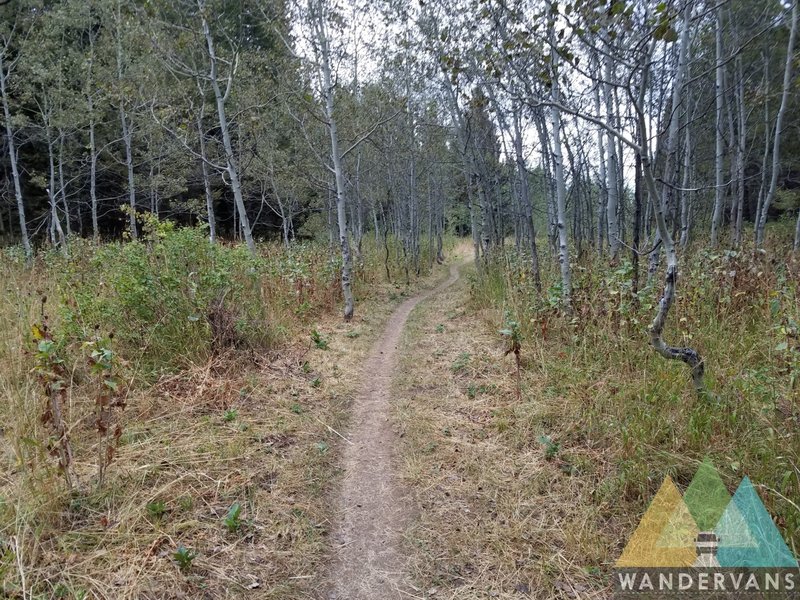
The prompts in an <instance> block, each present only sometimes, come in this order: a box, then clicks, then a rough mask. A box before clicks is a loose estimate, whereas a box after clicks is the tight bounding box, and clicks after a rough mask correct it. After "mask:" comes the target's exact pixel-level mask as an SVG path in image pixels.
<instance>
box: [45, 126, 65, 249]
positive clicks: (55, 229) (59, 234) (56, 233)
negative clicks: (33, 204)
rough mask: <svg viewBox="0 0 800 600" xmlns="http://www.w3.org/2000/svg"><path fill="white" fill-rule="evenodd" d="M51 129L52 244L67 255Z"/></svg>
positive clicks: (49, 135)
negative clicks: (57, 189) (59, 216)
mask: <svg viewBox="0 0 800 600" xmlns="http://www.w3.org/2000/svg"><path fill="white" fill-rule="evenodd" d="M54 145H55V141H53V139H52V136H51V132H50V128H49V126H48V127H47V161H48V165H49V174H50V180H49V182H50V186H49V187H48V188H47V198H48V200H49V202H50V243H52V244H53V246H54V247H58V248H60V249H61V251H62V252H64V253H66V242H65V239H64V229H63V228H62V227H61V219H59V218H58V193H57V192H56V165H55V156H54V154H55V150H54V149H53V146H54Z"/></svg>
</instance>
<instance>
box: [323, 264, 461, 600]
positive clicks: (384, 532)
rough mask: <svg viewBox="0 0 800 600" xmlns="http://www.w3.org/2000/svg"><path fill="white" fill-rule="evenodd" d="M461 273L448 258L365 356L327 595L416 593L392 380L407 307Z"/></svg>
mask: <svg viewBox="0 0 800 600" xmlns="http://www.w3.org/2000/svg"><path fill="white" fill-rule="evenodd" d="M458 277H459V272H458V265H456V264H453V265H451V266H450V277H449V278H448V279H447V281H445V282H444V283H442V284H441V285H439V286H438V287H437V288H435V289H433V290H429V291H427V292H423V293H421V294H418V295H416V296H414V297H413V298H409V299H408V300H406V301H405V302H403V304H401V305H400V306H399V307H398V308H397V310H395V312H394V313H393V314H392V316H391V318H390V319H389V322H388V324H387V325H386V329H385V331H384V332H383V334H382V335H381V337H380V339H379V340H378V341H377V342H376V343H375V345H374V346H373V348H372V350H371V351H370V354H369V356H368V357H367V360H366V362H365V363H364V371H363V373H364V375H363V384H362V388H361V391H360V392H359V394H358V396H357V397H356V398H355V401H354V403H353V409H352V411H353V412H352V424H351V426H350V430H349V435H348V438H349V443H348V444H346V446H345V449H344V456H343V461H342V468H343V469H344V480H343V482H342V487H341V491H340V495H339V498H338V506H337V515H338V518H339V521H338V523H337V524H336V528H335V531H334V534H333V542H334V552H335V555H334V560H333V564H332V567H331V571H330V574H329V583H328V586H327V595H326V596H325V597H326V598H329V599H331V600H332V599H336V600H362V599H363V600H392V599H395V598H409V597H413V596H414V594H413V592H411V589H412V588H410V586H409V582H408V581H407V579H406V576H405V572H404V571H405V569H404V558H403V556H402V553H401V551H400V541H401V537H402V534H403V531H404V530H405V527H406V525H407V523H408V517H409V508H408V506H407V502H406V501H405V493H404V490H403V489H402V487H401V484H400V482H399V481H398V477H397V470H396V465H395V458H396V450H395V448H396V444H395V441H396V437H397V436H396V432H395V431H394V429H393V427H392V422H391V419H390V390H391V382H392V377H393V375H394V369H395V364H396V362H397V346H398V342H399V341H400V336H401V334H402V332H403V327H404V326H405V323H406V320H407V319H408V316H409V315H410V314H411V311H412V310H413V309H414V307H415V306H416V305H417V304H419V303H420V302H421V301H423V300H425V299H426V298H429V297H430V296H433V295H435V294H437V293H439V292H441V291H442V290H444V289H445V288H447V287H449V286H451V285H452V284H453V283H455V282H456V281H457V280H458Z"/></svg>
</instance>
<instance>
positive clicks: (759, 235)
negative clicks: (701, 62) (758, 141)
mask: <svg viewBox="0 0 800 600" xmlns="http://www.w3.org/2000/svg"><path fill="white" fill-rule="evenodd" d="M798 4H800V2H797V1H795V2H792V24H791V29H790V31H789V44H788V47H787V48H786V66H785V68H784V71H783V94H781V106H780V108H779V109H778V116H777V118H776V119H775V137H774V138H773V142H772V177H771V178H770V181H769V190H768V191H767V195H766V197H765V198H764V202H763V204H762V206H761V214H760V215H759V219H758V224H757V227H756V247H758V248H760V247H761V246H762V245H763V243H764V230H765V229H766V226H767V216H768V213H769V207H770V205H771V204H772V200H773V199H774V198H775V192H776V190H777V187H778V173H779V172H780V169H781V133H782V131H781V130H782V129H783V118H784V115H785V114H786V105H787V104H788V102H789V94H790V92H791V87H792V62H793V61H794V44H795V40H796V38H797V13H798Z"/></svg>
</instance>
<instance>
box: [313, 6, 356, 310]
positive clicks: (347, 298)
mask: <svg viewBox="0 0 800 600" xmlns="http://www.w3.org/2000/svg"><path fill="white" fill-rule="evenodd" d="M323 2H324V0H316V2H315V3H314V2H311V3H310V6H309V9H310V12H311V17H312V20H313V26H314V32H315V34H316V36H317V40H316V41H317V43H318V44H319V67H320V70H321V73H322V96H323V100H324V109H325V120H326V123H325V124H326V125H327V128H328V135H329V137H330V144H331V162H332V163H333V168H332V170H333V175H334V179H335V181H336V218H337V219H336V220H337V223H338V226H339V247H340V249H341V252H342V294H343V295H344V320H345V321H349V320H350V319H352V318H353V313H354V310H355V301H354V299H353V290H352V278H353V258H352V254H351V251H350V238H349V233H348V230H347V198H346V189H345V178H344V166H343V165H342V156H341V153H340V150H339V132H338V129H337V124H336V116H335V114H334V106H335V97H334V94H335V90H334V84H333V77H332V71H331V56H330V41H329V39H328V32H327V25H326V22H325V20H326V17H327V15H326V14H325V11H324V8H323V6H322V4H323Z"/></svg>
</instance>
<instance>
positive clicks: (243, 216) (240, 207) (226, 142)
mask: <svg viewBox="0 0 800 600" xmlns="http://www.w3.org/2000/svg"><path fill="white" fill-rule="evenodd" d="M198 7H199V8H200V10H201V14H202V11H203V8H204V2H203V1H202V0H199V4H198ZM202 25H203V36H204V37H205V39H206V46H207V48H208V60H209V66H210V70H211V73H210V76H209V79H210V81H211V89H212V90H213V91H214V99H215V100H216V104H217V117H218V120H219V130H220V133H221V134H222V147H223V148H224V150H225V165H226V171H227V172H228V177H229V178H230V186H231V190H232V191H233V200H234V203H235V204H236V212H237V213H238V216H239V227H240V228H241V230H242V235H244V240H245V243H246V244H247V248H248V249H249V250H250V252H251V253H252V254H255V253H256V244H255V241H254V240H253V232H252V229H251V228H250V219H249V218H248V216H247V208H246V207H245V205H244V197H243V196H242V185H241V182H240V181H239V169H238V166H237V164H236V155H235V154H234V152H233V144H232V143H231V134H230V130H229V128H228V117H227V115H226V114H225V102H226V101H227V99H228V96H229V95H230V90H231V87H232V85H233V76H234V66H233V65H232V66H231V69H230V72H229V73H228V81H227V86H226V90H225V92H224V93H223V92H222V90H221V89H220V85H219V74H218V72H217V54H216V51H215V49H214V39H213V37H212V36H211V29H210V28H209V26H208V22H207V21H206V18H205V16H202ZM234 62H235V60H234Z"/></svg>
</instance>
